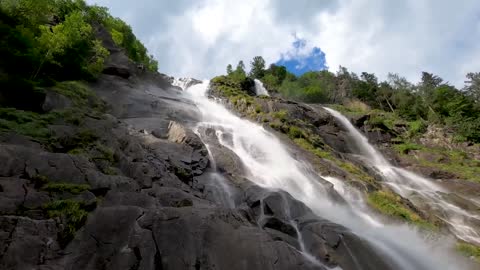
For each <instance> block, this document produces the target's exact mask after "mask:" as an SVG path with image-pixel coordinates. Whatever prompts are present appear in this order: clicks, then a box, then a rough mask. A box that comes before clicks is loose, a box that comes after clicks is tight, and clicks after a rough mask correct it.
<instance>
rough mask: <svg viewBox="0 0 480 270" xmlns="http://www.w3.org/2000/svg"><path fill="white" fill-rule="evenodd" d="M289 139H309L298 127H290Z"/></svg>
mask: <svg viewBox="0 0 480 270" xmlns="http://www.w3.org/2000/svg"><path fill="white" fill-rule="evenodd" d="M287 135H288V137H289V138H290V139H298V138H305V137H307V136H306V135H305V133H304V131H303V130H302V129H301V128H299V127H296V126H290V127H289V129H288V134H287Z"/></svg>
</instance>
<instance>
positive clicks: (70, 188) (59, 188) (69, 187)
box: [43, 183, 90, 195]
mask: <svg viewBox="0 0 480 270" xmlns="http://www.w3.org/2000/svg"><path fill="white" fill-rule="evenodd" d="M89 189H90V186H89V185H78V184H70V183H48V184H46V185H45V186H44V187H43V190H46V191H48V192H52V193H57V192H68V193H71V194H74V195H76V194H80V193H82V192H84V191H86V190H89Z"/></svg>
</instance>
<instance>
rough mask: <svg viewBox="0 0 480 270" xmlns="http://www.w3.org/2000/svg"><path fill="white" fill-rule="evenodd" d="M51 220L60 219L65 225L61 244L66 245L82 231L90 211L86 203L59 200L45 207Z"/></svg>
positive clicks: (60, 236)
mask: <svg viewBox="0 0 480 270" xmlns="http://www.w3.org/2000/svg"><path fill="white" fill-rule="evenodd" d="M43 209H44V210H45V211H46V213H47V214H48V216H49V217H50V218H56V217H58V218H60V219H61V221H62V223H63V224H64V228H63V231H62V232H61V234H60V235H59V238H60V243H61V244H62V245H66V244H67V243H68V242H70V240H72V239H73V237H74V235H75V232H76V231H77V230H78V229H80V228H81V227H82V226H83V225H84V224H85V221H86V220H87V216H88V212H89V211H90V210H92V209H89V208H88V207H87V206H86V205H85V204H84V203H82V202H78V201H74V200H58V201H53V202H50V203H48V204H46V205H44V206H43Z"/></svg>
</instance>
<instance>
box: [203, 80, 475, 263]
mask: <svg viewBox="0 0 480 270" xmlns="http://www.w3.org/2000/svg"><path fill="white" fill-rule="evenodd" d="M247 88H248V86H247ZM251 92H252V91H251V90H250V89H246V88H245V85H240V84H237V83H236V82H235V81H233V80H231V79H230V78H229V77H226V76H220V77H217V78H215V79H213V80H212V89H211V95H213V96H215V97H217V98H220V99H222V100H223V101H224V103H225V105H226V106H228V107H229V108H230V109H231V110H233V111H236V112H237V113H238V114H239V115H241V116H243V117H246V118H249V119H251V120H252V121H255V122H258V123H259V124H262V125H263V126H264V127H265V128H267V129H270V130H271V131H273V132H277V134H278V136H280V137H281V138H283V141H284V142H285V143H286V144H289V145H290V147H291V149H292V150H291V151H293V152H296V153H298V156H299V158H300V159H304V160H308V162H309V163H311V164H315V165H316V169H317V170H318V171H319V172H320V173H322V174H323V175H332V176H335V177H337V178H340V179H343V181H344V182H345V183H348V184H349V185H350V186H354V187H356V188H357V189H359V190H361V191H363V193H364V196H365V198H366V200H367V202H368V204H369V205H370V206H371V207H372V208H373V209H375V210H377V211H378V213H380V214H383V215H384V216H386V217H388V219H386V220H385V222H392V221H394V222H395V221H396V222H408V223H411V224H414V225H417V226H419V227H421V228H425V229H427V231H430V230H433V231H437V232H447V231H448V230H449V229H448V226H449V224H448V223H447V222H446V214H445V213H444V212H443V211H442V209H441V208H440V209H432V208H431V207H429V206H428V205H427V204H425V203H424V202H422V201H419V200H420V199H418V198H415V202H413V201H410V200H409V198H406V197H404V196H400V195H398V194H396V193H395V192H394V191H393V190H392V189H391V186H389V185H388V184H386V183H385V182H384V180H383V179H382V177H381V176H380V175H378V174H377V171H376V170H375V169H374V168H371V167H370V166H368V162H365V160H362V158H359V156H358V153H359V149H358V145H355V143H352V140H351V138H349V137H348V131H347V130H346V129H345V127H344V126H342V125H341V124H340V123H338V121H337V120H336V119H334V117H332V116H331V115H330V114H329V113H328V112H327V111H326V110H324V109H323V107H322V106H320V105H315V104H302V103H295V102H291V101H287V100H283V99H281V98H278V97H274V98H267V97H262V96H261V97H256V96H254V95H252V93H251ZM336 108H337V109H339V110H342V111H343V112H344V113H345V114H347V115H350V116H351V122H353V123H354V124H355V125H356V126H357V127H358V128H359V129H360V130H362V131H364V134H365V135H366V136H367V137H368V138H369V141H370V142H373V143H374V144H375V145H376V146H377V148H379V149H381V151H382V152H383V154H384V155H385V156H387V157H388V159H389V161H390V162H391V163H392V164H395V165H397V166H399V167H404V168H408V169H410V170H412V171H414V172H417V173H418V174H420V175H424V176H425V177H428V178H430V179H433V181H434V182H435V183H436V184H438V185H439V186H441V187H445V188H447V190H449V192H444V193H442V194H441V196H442V200H443V201H444V202H446V203H447V204H451V205H457V206H458V207H461V208H462V209H465V210H467V211H469V212H470V213H471V214H472V216H467V217H465V218H467V219H471V223H470V225H471V226H473V227H474V228H477V229H478V228H480V227H478V226H479V225H480V224H478V222H477V223H475V218H474V217H475V216H477V215H478V214H480V213H479V212H478V211H479V209H478V207H477V206H476V202H477V201H476V200H477V199H478V197H477V196H478V190H479V188H480V185H479V182H478V179H477V174H478V173H477V172H478V168H479V167H478V161H477V160H476V156H477V155H478V153H480V152H479V151H478V146H476V145H467V144H464V143H463V144H461V143H455V142H454V140H453V139H452V137H451V135H446V134H445V133H444V132H442V131H440V130H438V129H437V130H436V131H433V130H431V129H432V128H430V129H429V130H428V131H427V132H425V133H421V134H420V133H419V134H412V133H413V132H412V130H413V129H412V128H410V127H408V126H407V123H400V122H395V121H394V120H392V119H390V118H391V117H392V116H390V115H379V113H378V112H375V111H373V112H371V113H368V112H361V113H358V112H355V113H352V112H351V111H349V110H348V108H345V107H341V106H336ZM389 117H390V118H389ZM435 132H436V134H434V133H435ZM439 133H440V134H439ZM442 138H445V139H442ZM414 142H415V143H414ZM447 233H448V232H447ZM465 247H468V249H469V252H467V255H468V256H473V257H475V256H477V258H478V255H479V250H480V249H479V248H478V247H476V246H474V245H469V244H466V243H463V242H460V243H459V249H462V250H463V249H465Z"/></svg>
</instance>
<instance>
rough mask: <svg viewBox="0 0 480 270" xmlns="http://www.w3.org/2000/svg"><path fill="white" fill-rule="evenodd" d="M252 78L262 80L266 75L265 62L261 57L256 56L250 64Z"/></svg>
mask: <svg viewBox="0 0 480 270" xmlns="http://www.w3.org/2000/svg"><path fill="white" fill-rule="evenodd" d="M250 66H251V69H250V77H252V78H256V79H261V78H263V76H264V75H265V60H264V59H263V57H261V56H255V57H254V58H253V60H252V62H251V63H250Z"/></svg>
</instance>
